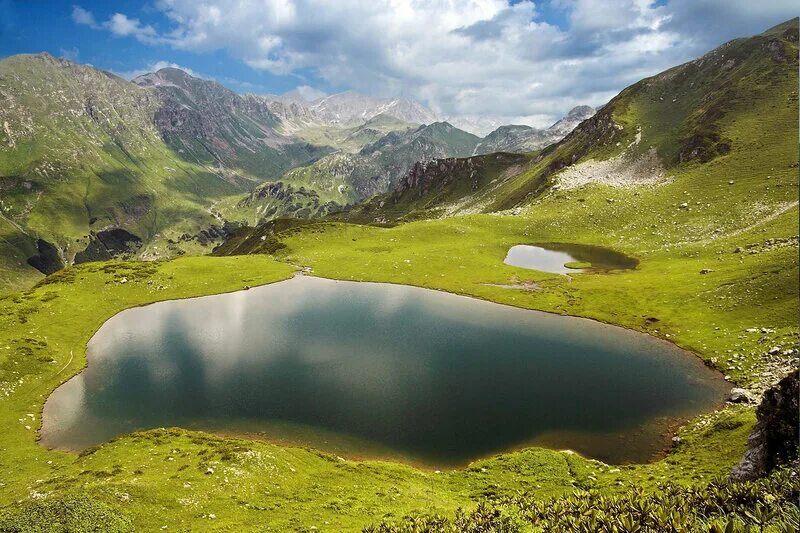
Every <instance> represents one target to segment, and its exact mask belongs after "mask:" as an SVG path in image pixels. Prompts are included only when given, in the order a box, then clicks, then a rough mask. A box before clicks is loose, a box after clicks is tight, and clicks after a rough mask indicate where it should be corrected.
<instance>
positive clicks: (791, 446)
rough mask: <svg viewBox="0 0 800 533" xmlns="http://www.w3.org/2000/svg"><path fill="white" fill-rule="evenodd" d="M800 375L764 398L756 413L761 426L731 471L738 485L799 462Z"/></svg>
mask: <svg viewBox="0 0 800 533" xmlns="http://www.w3.org/2000/svg"><path fill="white" fill-rule="evenodd" d="M798 404H800V374H799V373H798V371H797V370H795V371H794V372H792V373H791V374H789V375H788V376H786V377H785V378H783V379H782V380H781V381H780V383H778V384H777V385H776V386H774V387H772V388H771V389H769V390H768V391H767V392H766V393H765V394H764V399H763V400H762V401H761V404H760V405H759V406H758V409H757V410H756V417H757V419H758V422H757V423H756V427H755V429H754V430H753V432H752V433H751V434H750V436H749V437H748V439H747V443H748V449H747V451H746V452H745V454H744V457H742V460H741V461H740V462H739V464H738V465H736V466H735V467H734V468H733V470H732V471H731V479H732V480H734V481H749V480H753V479H757V478H759V477H762V476H765V475H767V474H768V473H769V472H770V471H771V470H772V469H774V468H775V467H777V466H779V465H782V464H788V463H791V462H792V461H796V460H797V457H798V442H800V428H798V424H797V420H798V417H800V406H799V405H798Z"/></svg>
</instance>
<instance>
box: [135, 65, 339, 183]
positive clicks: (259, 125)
mask: <svg viewBox="0 0 800 533" xmlns="http://www.w3.org/2000/svg"><path fill="white" fill-rule="evenodd" d="M133 82H134V83H136V84H137V85H140V86H142V87H149V88H152V89H153V90H155V91H156V92H157V93H158V94H159V95H160V97H161V100H162V104H161V106H160V107H159V109H158V111H157V112H156V115H155V118H154V120H155V124H156V127H157V128H158V130H159V132H160V133H161V136H162V138H163V139H164V141H165V142H166V143H167V144H168V145H169V146H170V147H172V148H173V149H175V150H176V151H177V152H178V153H179V154H181V156H182V157H184V158H186V159H187V160H190V161H192V162H196V163H200V164H211V165H214V166H218V167H226V168H231V169H241V170H244V171H246V172H247V173H249V174H252V175H253V176H255V177H258V178H276V177H278V176H280V175H281V174H282V173H283V172H285V171H286V170H288V169H289V168H292V167H294V166H297V165H300V164H303V163H306V162H308V161H311V160H312V159H315V158H317V157H320V156H321V155H324V154H325V153H326V152H327V151H329V150H327V149H324V148H322V147H315V146H313V145H310V144H307V143H302V142H297V141H296V140H295V139H292V138H290V137H287V136H285V135H282V134H280V133H278V132H277V131H276V128H278V127H279V126H280V125H281V118H280V117H279V116H278V115H276V114H275V113H274V112H273V110H277V111H279V112H281V113H283V115H284V116H289V115H290V114H292V113H295V114H301V113H302V109H301V106H299V105H297V104H294V105H293V106H292V104H289V106H288V107H286V106H276V105H275V104H271V103H270V101H269V100H267V99H265V98H262V97H257V96H251V95H248V96H241V95H239V94H237V93H235V92H233V91H231V90H229V89H227V88H225V87H223V86H222V85H220V84H218V83H216V82H213V81H209V80H203V79H200V78H196V77H194V76H191V75H189V74H187V73H186V72H184V71H182V70H179V69H175V68H165V69H161V70H159V71H158V72H154V73H150V74H145V75H143V76H139V77H138V78H135V79H134V80H133Z"/></svg>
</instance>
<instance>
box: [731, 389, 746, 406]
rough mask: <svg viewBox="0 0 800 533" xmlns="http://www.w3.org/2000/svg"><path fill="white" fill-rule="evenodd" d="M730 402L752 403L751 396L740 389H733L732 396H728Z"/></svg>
mask: <svg viewBox="0 0 800 533" xmlns="http://www.w3.org/2000/svg"><path fill="white" fill-rule="evenodd" d="M728 401H729V402H731V403H748V402H749V401H750V394H749V393H748V392H747V391H746V390H744V389H740V388H738V387H734V388H732V389H731V392H730V394H728Z"/></svg>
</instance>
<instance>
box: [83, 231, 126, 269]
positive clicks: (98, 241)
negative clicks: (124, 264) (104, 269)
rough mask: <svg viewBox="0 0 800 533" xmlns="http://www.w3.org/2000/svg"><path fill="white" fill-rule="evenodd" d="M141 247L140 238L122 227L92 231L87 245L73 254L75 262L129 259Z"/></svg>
mask: <svg viewBox="0 0 800 533" xmlns="http://www.w3.org/2000/svg"><path fill="white" fill-rule="evenodd" d="M141 247H142V239H140V238H139V237H137V236H136V235H134V234H133V233H130V232H128V231H126V230H124V229H122V228H112V229H108V230H103V231H98V232H96V233H95V232H92V233H91V234H90V235H89V245H88V246H87V247H86V249H84V250H83V251H80V252H78V253H77V254H75V264H79V263H88V262H90V261H107V260H108V259H114V258H120V259H122V258H124V259H130V258H132V257H134V256H135V255H136V252H138V251H139V249H140V248H141Z"/></svg>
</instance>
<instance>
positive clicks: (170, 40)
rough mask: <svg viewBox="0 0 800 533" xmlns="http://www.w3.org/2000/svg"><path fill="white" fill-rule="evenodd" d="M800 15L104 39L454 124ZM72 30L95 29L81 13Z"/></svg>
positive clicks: (489, 20) (191, 23) (288, 10)
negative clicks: (232, 62)
mask: <svg viewBox="0 0 800 533" xmlns="http://www.w3.org/2000/svg"><path fill="white" fill-rule="evenodd" d="M795 1H796V0H772V1H771V2H758V3H756V2H752V1H750V0H669V1H668V2H667V3H666V4H664V5H662V4H660V3H659V4H657V3H654V2H653V0H618V1H616V2H610V1H607V0H602V1H601V0H553V1H552V2H551V3H550V5H549V6H548V8H549V10H550V11H556V12H559V13H560V14H561V15H562V16H561V17H560V18H561V19H563V20H565V21H566V23H565V24H563V23H561V24H555V23H553V22H552V19H551V18H549V17H548V18H545V17H544V16H543V11H542V10H540V9H539V8H538V7H537V3H535V2H533V1H522V2H519V3H516V4H514V5H510V4H509V3H507V2H506V1H505V0H364V1H357V0H337V1H336V2H330V1H325V0H203V1H202V2H200V1H197V0H157V1H156V3H155V7H156V9H157V10H158V11H159V12H160V13H161V14H163V16H164V17H165V24H164V30H163V31H161V32H158V31H156V30H155V29H154V28H153V27H152V26H148V25H144V24H142V23H141V22H140V21H139V20H137V19H135V18H129V17H127V16H126V15H124V14H120V13H118V14H115V15H114V16H112V17H111V18H110V19H109V20H108V21H106V22H104V23H102V27H103V28H105V29H106V30H108V31H111V32H113V33H114V34H115V35H118V36H129V37H133V38H136V39H138V40H139V41H141V42H144V43H152V44H156V43H158V44H167V45H169V46H171V47H173V48H175V49H179V50H186V51H192V52H196V53H206V52H211V51H216V50H225V51H226V52H227V53H228V54H229V55H230V56H232V57H234V58H237V59H239V60H240V61H242V62H244V63H245V64H247V65H249V66H250V67H252V68H253V69H256V70H264V71H269V72H271V73H275V74H282V75H286V74H297V75H300V76H302V75H303V73H306V72H308V71H311V72H313V73H314V74H315V75H316V76H318V77H319V78H321V79H324V80H325V81H326V82H328V83H329V84H331V85H333V86H344V87H350V88H353V89H356V90H359V91H362V92H366V93H368V94H373V95H382V96H389V95H392V96H408V97H412V98H415V99H418V100H421V101H423V102H425V103H427V104H428V105H430V106H431V107H432V108H433V109H434V110H436V111H438V112H440V113H442V114H446V115H473V116H480V115H503V116H516V117H534V116H535V117H550V118H552V119H555V118H557V117H558V116H560V115H562V114H563V113H564V112H566V111H567V110H569V109H570V108H571V107H573V106H575V105H579V104H589V105H595V106H596V105H599V104H602V103H604V102H606V101H607V100H608V99H609V98H611V97H613V96H614V95H615V94H616V93H617V92H618V91H619V90H621V89H622V88H624V87H625V86H627V85H629V84H631V83H633V82H635V81H637V80H639V79H641V78H642V77H644V76H648V75H652V74H655V73H657V72H659V71H661V70H664V69H666V68H668V67H670V66H673V65H675V64H678V63H680V62H683V61H686V60H689V59H691V58H693V57H696V56H697V55H699V54H701V53H703V52H705V51H707V50H709V49H711V48H713V47H715V46H717V45H719V44H721V43H722V42H724V41H725V40H728V39H731V38H734V37H738V36H742V35H746V34H752V33H757V32H760V31H762V30H764V29H766V28H767V27H768V26H770V25H772V24H777V23H779V22H781V21H783V20H785V19H788V18H790V17H793V16H795V15H796V5H795ZM73 19H75V21H76V22H78V23H81V24H87V25H92V24H95V25H97V23H96V22H94V17H93V16H91V13H88V12H87V11H85V10H83V9H81V8H79V7H77V6H76V7H75V8H74V9H73ZM159 27H160V26H159ZM541 120H543V119H537V122H538V121H541Z"/></svg>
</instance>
